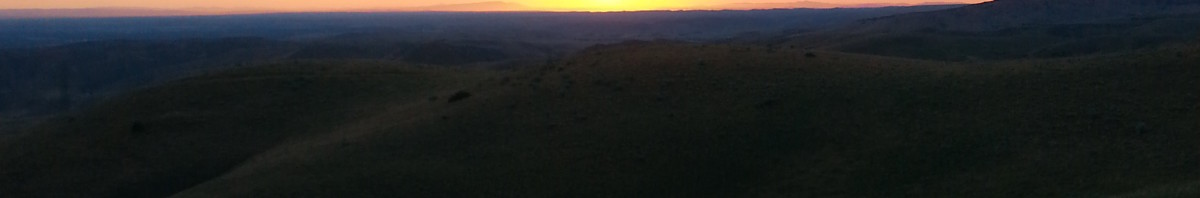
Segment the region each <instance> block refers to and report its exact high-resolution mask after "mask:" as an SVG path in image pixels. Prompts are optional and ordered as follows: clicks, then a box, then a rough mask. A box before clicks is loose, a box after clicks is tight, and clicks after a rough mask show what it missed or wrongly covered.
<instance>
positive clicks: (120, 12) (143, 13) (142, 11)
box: [0, 7, 277, 19]
mask: <svg viewBox="0 0 1200 198" xmlns="http://www.w3.org/2000/svg"><path fill="white" fill-rule="evenodd" d="M270 12H277V11H271V10H256V9H225V8H188V9H152V8H116V7H111V8H78V9H0V19H20V18H100V17H161V16H202V15H229V14H254V13H270Z"/></svg>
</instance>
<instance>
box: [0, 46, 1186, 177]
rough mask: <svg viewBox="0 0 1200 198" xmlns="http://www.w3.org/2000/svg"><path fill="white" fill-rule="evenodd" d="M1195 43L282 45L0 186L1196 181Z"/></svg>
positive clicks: (69, 123) (148, 103)
mask: <svg viewBox="0 0 1200 198" xmlns="http://www.w3.org/2000/svg"><path fill="white" fill-rule="evenodd" d="M1196 54H1200V46H1195V45H1191V46H1176V47H1170V48H1162V49H1157V50H1151V51H1142V52H1130V53H1123V54H1113V55H1106V56H1095V57H1077V58H1065V59H1049V60H1013V61H1001V62H989V63H948V62H937V61H922V60H911V59H901V58H889V57H879V56H870V55H856V54H846V53H838V52H826V51H802V50H777V49H772V48H767V47H763V46H754V45H712V44H689V43H678V42H627V43H622V44H615V45H605V46H597V47H593V48H590V49H587V50H585V51H583V52H580V53H578V54H576V55H575V56H573V57H569V58H567V59H565V60H562V61H560V62H555V63H549V64H545V65H540V66H531V67H526V68H525V69H518V70H506V71H494V70H450V69H439V68H429V67H418V66H406V65H404V64H399V65H397V64H394V63H386V62H382V63H381V62H337V61H335V62H307V63H305V62H301V63H291V62H288V63H280V64H273V65H267V66H260V67H253V68H245V69H238V70H233V71H228V72H220V73H214V74H209V75H202V76H197V77H193V78H188V79H184V80H179V81H175V82H171V83H168V84H166V85H163V86H159V87H154V88H149V89H145V90H142V91H137V92H135V93H131V94H129V95H125V96H122V97H117V98H114V99H112V100H109V101H107V102H104V103H103V104H100V105H97V106H96V107H94V108H92V109H90V110H88V111H85V112H83V113H80V114H76V115H73V116H68V117H62V118H59V119H56V120H54V121H50V122H49V123H46V124H42V125H40V126H38V127H35V128H33V129H31V130H29V131H27V132H26V133H23V134H20V135H15V136H11V137H6V138H4V139H2V140H0V156H6V157H5V158H3V159H0V174H3V175H5V176H6V177H7V178H10V179H7V180H5V181H3V182H0V193H3V194H5V195H15V196H18V197H30V196H54V197H75V196H90V197H161V196H169V195H170V196H173V197H288V196H306V197H308V196H311V197H332V196H351V197H392V196H417V197H422V196H462V197H479V196H485V197H562V196H599V197H697V196H699V197H734V196H738V197H896V196H900V197H965V196H970V197H1062V196H1078V197H1104V196H1126V195H1128V196H1133V197H1137V196H1139V195H1147V196H1152V195H1178V196H1189V195H1193V196H1194V195H1196V194H1195V192H1196V190H1195V185H1194V183H1195V182H1196V178H1197V177H1198V176H1200V169H1197V168H1196V167H1195V164H1197V163H1200V161H1198V160H1200V153H1198V152H1197V151H1198V150H1196V149H1195V148H1196V145H1200V142H1198V141H1200V137H1198V135H1200V134H1197V133H1195V132H1196V131H1198V130H1200V124H1198V123H1200V122H1197V121H1198V120H1200V104H1198V103H1197V102H1198V101H1200V95H1197V94H1196V93H1200V92H1198V91H1200V81H1198V80H1200V67H1197V65H1200V64H1198V63H1200V56H1196ZM78 186H86V187H87V188H72V187H78ZM1189 189H1190V190H1189Z"/></svg>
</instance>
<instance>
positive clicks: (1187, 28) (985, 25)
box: [783, 0, 1200, 61]
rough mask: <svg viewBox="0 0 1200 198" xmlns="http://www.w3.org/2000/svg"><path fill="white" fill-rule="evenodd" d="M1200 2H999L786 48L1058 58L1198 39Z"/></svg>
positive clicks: (878, 23)
mask: <svg viewBox="0 0 1200 198" xmlns="http://www.w3.org/2000/svg"><path fill="white" fill-rule="evenodd" d="M1198 27H1200V3H1198V2H1197V1H1178V0H1155V1H1142V0H1068V1H1061V0H1054V1H1051V0H1000V1H993V2H986V3H981V4H976V5H970V6H965V7H961V8H955V9H948V10H941V11H931V12H920V13H909V14H899V15H894V16H887V17H879V18H873V19H866V20H862V21H859V22H858V23H857V24H852V25H848V26H844V27H841V28H835V29H830V30H826V31H822V32H813V33H804V34H799V35H792V36H791V37H790V38H789V39H785V40H787V41H786V42H783V43H784V45H788V46H796V47H802V48H819V49H829V50H838V51H846V52H855V53H867V54H876V55H887V56H901V57H910V58H923V59H937V60H955V61H968V60H1005V59H1017V58H1055V57H1071V56H1080V55H1093V54H1103V53H1119V52H1123V51H1128V50H1137V49H1152V48H1155V47H1158V46H1161V45H1165V44H1172V43H1180V42H1187V41H1191V39H1193V38H1195V36H1196V35H1198V34H1200V28H1198Z"/></svg>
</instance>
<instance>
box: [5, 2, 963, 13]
mask: <svg viewBox="0 0 1200 198" xmlns="http://www.w3.org/2000/svg"><path fill="white" fill-rule="evenodd" d="M482 1H495V0H0V9H60V8H98V7H120V8H154V9H196V8H222V9H256V10H283V11H341V10H356V9H389V8H405V7H419V6H432V5H444V4H460V3H473V2H482ZM505 1H506V2H512V3H519V4H522V5H526V6H529V7H534V8H537V9H543V10H577V11H606V10H651V9H672V8H686V7H699V6H711V5H721V4H731V3H783V2H796V1H803V0H505ZM810 1H818V2H823V3H834V4H868V3H905V4H918V3H924V2H931V1H932V2H962V3H978V2H983V1H984V0H810Z"/></svg>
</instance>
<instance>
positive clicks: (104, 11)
mask: <svg viewBox="0 0 1200 198" xmlns="http://www.w3.org/2000/svg"><path fill="white" fill-rule="evenodd" d="M952 4H963V3H960V2H928V3H920V4H896V3H872V4H836V3H825V2H817V1H796V2H786V3H731V4H720V5H702V6H691V7H679V8H662V10H765V9H796V8H815V9H828V8H872V7H895V6H921V5H952ZM547 10H548V11H568V10H555V9H546V8H538V7H534V6H528V5H524V4H520V3H513V2H506V1H484V2H476V3H462V4H440V5H432V6H421V7H401V8H372V9H354V10H330V11H329V12H521V11H547ZM280 12H290V11H281V10H270V9H237V8H185V9H156V8H136V7H103V8H78V9H0V19H20V18H101V17H162V16H204V15H229V14H262V13H280Z"/></svg>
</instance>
